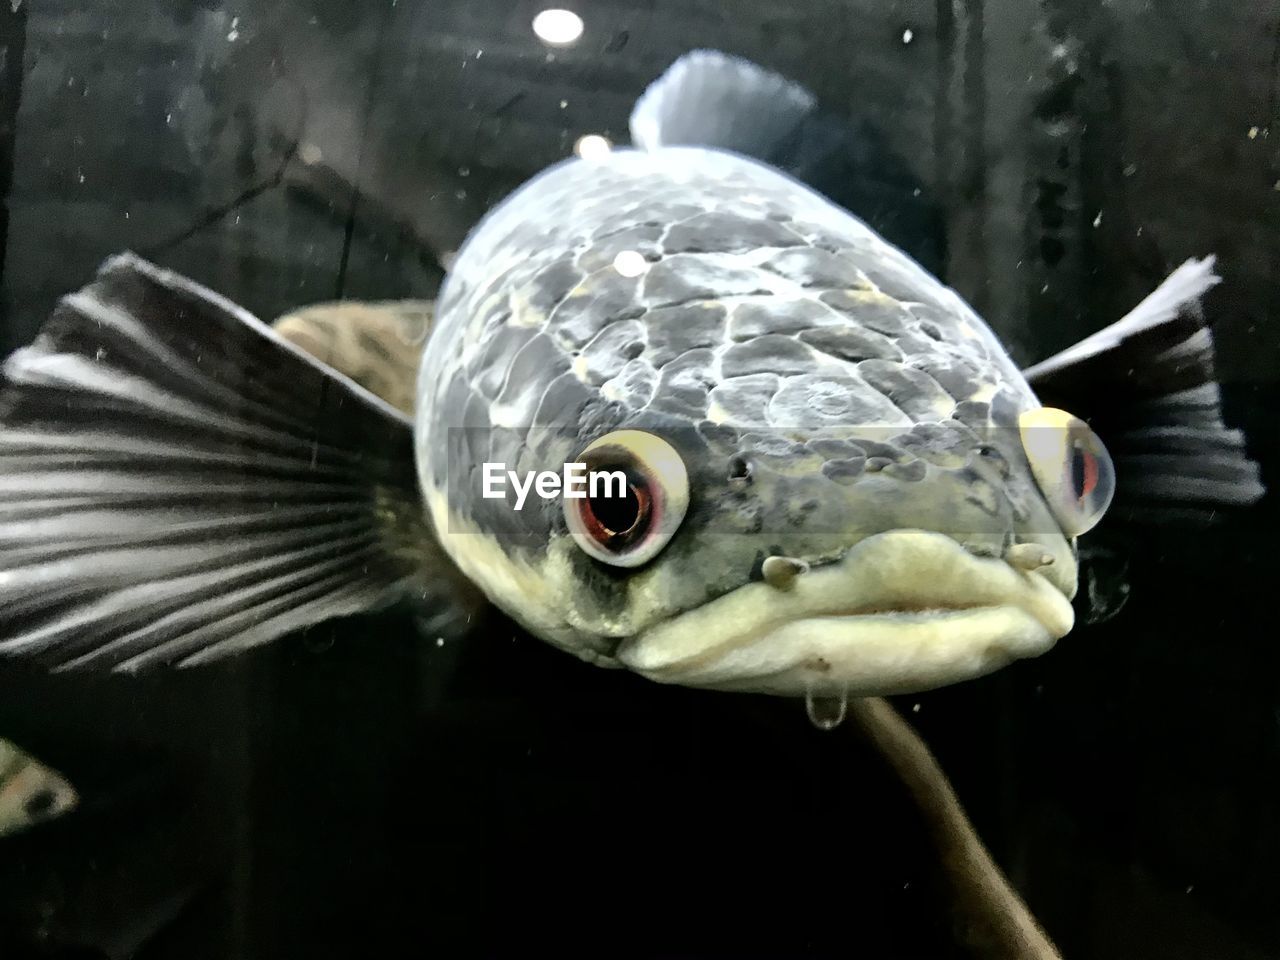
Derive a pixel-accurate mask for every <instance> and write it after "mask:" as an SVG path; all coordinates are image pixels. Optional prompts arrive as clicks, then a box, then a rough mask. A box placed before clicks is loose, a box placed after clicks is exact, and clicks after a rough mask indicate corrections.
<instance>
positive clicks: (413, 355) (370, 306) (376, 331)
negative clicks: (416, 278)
mask: <svg viewBox="0 0 1280 960" xmlns="http://www.w3.org/2000/svg"><path fill="white" fill-rule="evenodd" d="M434 312H435V303H434V302H433V301H431V300H396V301H386V302H382V303H363V302H355V301H349V302H335V303H320V304H313V305H311V306H306V307H300V308H299V309H297V310H294V311H291V312H290V313H287V314H285V315H284V316H282V317H279V318H278V319H277V320H276V321H275V323H274V324H273V326H274V327H275V329H276V331H277V332H278V333H279V334H280V335H281V336H282V337H284V338H285V339H286V340H288V341H290V342H291V343H293V344H295V345H297V346H298V347H301V348H302V349H303V350H305V351H307V353H309V354H311V355H312V356H313V357H316V358H317V359H319V360H322V361H324V362H325V363H326V364H328V365H329V366H331V367H333V368H334V369H336V370H340V371H341V372H342V373H345V374H346V375H347V376H348V377H350V378H351V379H352V380H354V381H356V383H358V384H360V386H362V387H364V388H365V389H366V390H368V391H369V392H370V393H373V394H375V395H377V396H379V397H382V398H383V399H384V400H386V401H387V402H388V403H390V404H391V405H392V406H394V407H395V408H396V409H398V410H402V411H404V412H405V413H406V414H408V415H409V416H413V410H414V385H415V384H416V383H417V379H418V359H419V358H420V357H421V356H422V348H423V345H424V344H425V343H426V339H427V334H428V333H429V332H430V330H431V321H432V318H433V316H434Z"/></svg>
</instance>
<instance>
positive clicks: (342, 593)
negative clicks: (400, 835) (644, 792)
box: [0, 50, 1265, 716]
mask: <svg viewBox="0 0 1280 960" xmlns="http://www.w3.org/2000/svg"><path fill="white" fill-rule="evenodd" d="M812 103H813V98H812V95H811V94H809V93H808V92H807V91H805V90H804V88H802V87H799V86H797V85H796V84H794V83H792V82H791V81H789V80H787V79H785V78H783V77H781V76H779V75H777V74H774V73H772V72H770V71H768V70H765V69H763V68H761V67H759V66H758V65H755V64H752V63H750V62H749V61H745V60H742V59H740V58H735V57H732V56H729V55H726V54H722V53H719V52H717V51H702V50H699V51H693V52H691V53H690V54H687V55H686V56H684V57H682V58H681V59H680V60H678V61H677V62H675V63H674V64H673V65H672V66H671V67H670V68H669V69H668V70H667V71H666V72H664V73H663V74H662V75H660V76H659V77H658V78H657V79H656V80H655V81H654V82H653V83H652V84H651V85H650V86H649V87H648V88H647V89H646V90H645V91H644V92H643V94H642V95H641V96H640V97H639V99H638V100H637V101H636V103H635V105H634V109H633V112H632V115H631V120H630V124H631V132H632V138H631V139H632V143H631V145H630V146H629V147H620V148H617V149H613V150H611V151H610V152H608V154H607V155H603V156H592V157H590V158H582V157H570V158H567V159H565V160H564V161H562V162H560V163H557V164H555V165H553V166H551V167H549V168H547V169H545V170H543V171H541V172H540V173H538V174H536V175H535V176H533V177H532V178H530V179H529V180H528V181H527V182H526V183H524V184H523V185H522V186H520V187H519V188H517V189H516V190H515V191H513V192H512V193H511V194H510V195H508V196H507V197H506V198H504V199H503V200H502V201H501V202H500V203H498V204H497V205H496V206H495V207H494V208H492V209H491V210H490V211H489V212H488V213H487V214H486V215H485V216H484V218H483V219H482V220H481V221H480V222H478V223H477V224H476V225H475V227H474V228H473V229H472V231H471V232H470V234H469V235H468V236H467V238H466V240H465V242H464V243H463V245H462V246H461V247H460V248H459V249H458V250H457V252H456V257H454V258H452V259H451V261H450V266H449V272H448V274H447V276H446V277H445V280H444V282H443V284H442V286H441V288H440V290H439V291H438V294H437V296H436V297H435V299H434V300H433V301H432V305H431V308H430V312H431V318H430V323H429V327H430V329H429V333H427V335H426V336H425V338H424V340H423V341H422V342H421V343H420V344H418V345H410V346H406V347H405V348H404V349H405V351H406V352H405V353H404V354H403V355H401V358H400V360H399V361H398V366H397V364H392V365H391V366H389V367H388V368H387V369H388V370H392V369H393V368H394V369H398V370H399V371H400V372H399V374H396V373H394V372H392V373H388V375H387V377H384V378H381V379H379V378H377V377H375V378H370V376H369V375H368V370H369V369H374V370H376V369H377V365H376V362H375V363H374V366H373V367H371V368H370V367H366V366H365V365H366V364H367V363H369V362H372V358H376V357H379V356H381V354H382V353H384V352H387V351H392V352H394V351H395V350H398V349H400V347H399V346H396V345H392V344H391V343H389V342H388V341H386V340H382V341H380V346H379V347H378V348H377V349H370V350H365V351H364V352H363V353H361V352H360V349H356V355H355V356H348V357H347V358H346V359H342V360H339V363H340V364H341V368H335V367H334V366H333V365H332V364H331V363H329V362H326V360H330V361H332V360H334V359H335V356H336V355H334V354H333V351H328V350H327V348H326V347H325V343H326V342H327V341H325V339H324V337H323V336H312V337H310V338H309V337H308V336H307V335H305V333H304V331H303V330H302V328H301V327H298V326H297V325H296V324H295V325H293V332H292V333H290V324H282V323H277V324H275V325H273V324H268V323H266V322H264V321H262V320H261V319H259V318H257V317H255V316H254V315H252V314H250V313H249V312H248V311H247V310H245V309H244V308H243V307H241V306H240V305H238V304H236V303H234V302H233V301H231V300H229V299H227V298H226V297H225V296H223V295H221V294H219V293H217V292H215V291H213V290H211V289H209V288H207V287H205V286H203V285H202V284H200V283H198V282H197V281H195V280H193V279H192V278H190V277H187V276H184V275H181V274H178V273H176V272H174V271H171V270H168V269H166V268H164V267H162V266H160V265H158V264H154V263H151V262H149V261H146V260H144V259H142V258H141V257H139V256H137V255H136V254H133V253H130V252H124V253H121V254H117V255H114V256H112V257H110V258H108V259H107V260H106V261H104V262H103V264H102V265H101V267H100V268H99V270H98V272H97V274H96V276H95V277H93V278H92V279H91V280H89V281H88V282H87V283H86V284H85V285H84V286H83V287H82V288H81V289H79V290H78V291H76V292H74V293H71V294H68V295H67V296H65V297H64V298H63V299H62V300H61V301H60V302H59V303H58V305H57V306H56V307H55V308H54V310H53V311H52V312H51V314H50V315H49V317H48V318H47V320H46V322H45V324H44V325H43V327H42V328H41V329H40V331H39V333H38V334H37V336H36V337H35V339H34V340H33V341H32V342H31V343H29V344H28V345H27V346H24V347H21V348H19V349H18V350H17V351H15V352H14V353H13V354H12V355H11V356H10V357H9V358H8V359H7V360H6V361H5V364H4V367H3V384H2V385H0V502H3V505H4V511H3V514H0V545H3V548H4V549H3V551H0V663H3V662H4V661H5V660H6V659H7V660H10V661H17V660H21V661H26V662H29V663H37V664H40V665H42V666H44V667H45V668H47V669H49V670H52V671H72V670H99V671H110V672H125V673H140V672H143V671H150V670H157V669H190V668H195V667H198V666H200V665H203V664H209V663H212V662H216V661H221V660H224V659H226V658H231V657H236V656H241V655H244V654H246V653H247V652H248V651H251V650H254V649H256V648H259V647H261V646H263V645H265V644H268V643H272V642H275V641H279V640H281V639H282V638H283V637H285V636H286V635H291V634H293V633H296V632H299V631H302V632H305V631H306V630H307V629H308V628H311V627H314V626H315V625H317V624H320V623H322V622H324V621H327V620H331V619H334V618H338V617H345V616H351V615H360V614H365V613H368V612H371V611H375V610H380V609H384V608H386V607H388V606H392V605H395V604H398V603H402V602H406V603H410V604H416V605H419V606H420V607H421V608H422V609H426V610H430V611H432V612H433V617H434V618H435V619H434V620H433V626H432V629H433V630H436V631H439V636H440V637H443V636H444V635H446V633H448V634H449V635H453V634H457V635H459V636H461V635H465V633H466V631H467V630H468V629H470V628H471V627H470V625H471V623H472V620H473V617H474V616H476V615H477V614H479V613H480V612H482V611H485V610H491V609H496V610H497V611H500V612H501V613H503V614H505V615H506V616H508V617H510V618H511V620H513V621H514V622H516V623H517V624H519V625H520V626H522V627H523V628H524V629H526V630H528V631H529V632H530V633H531V634H533V635H534V636H535V637H537V638H539V639H540V640H541V641H543V642H545V643H547V644H549V645H550V646H552V647H553V648H556V649H558V650H560V651H563V652H564V653H566V654H569V655H572V656H576V657H578V658H580V659H581V660H583V661H585V662H587V663H590V664H594V665H597V666H599V667H601V668H605V669H614V670H627V671H631V672H632V673H634V674H637V675H639V676H640V677H643V678H645V679H647V680H650V681H653V682H655V683H662V684H674V685H679V686H684V687H689V688H697V689H704V690H719V691H726V692H738V693H747V694H762V695H768V696H776V697H788V698H799V697H802V698H804V699H805V700H806V702H809V703H814V702H823V701H825V700H827V699H833V700H836V701H838V702H840V703H843V702H844V699H845V698H847V697H873V696H885V695H893V694H901V693H917V692H923V691H927V690H932V689H936V688H939V687H942V686H947V685H951V684H956V683H961V682H965V681H969V680H972V679H975V678H978V677H981V676H984V675H987V674H990V673H992V672H994V671H996V670H999V669H1001V668H1003V667H1005V666H1007V665H1008V664H1010V663H1013V662H1015V661H1017V660H1020V659H1024V658H1029V657H1038V656H1042V655H1044V654H1046V653H1047V652H1049V651H1050V650H1051V649H1053V648H1054V647H1055V645H1056V644H1057V643H1058V641H1060V640H1061V639H1062V638H1063V637H1065V636H1067V635H1068V634H1069V633H1070V632H1071V631H1072V630H1073V629H1074V626H1075V612H1074V609H1073V606H1072V601H1073V599H1074V597H1075V596H1076V593H1077V591H1078V589H1079V585H1078V579H1079V569H1078V557H1079V542H1080V540H1081V539H1082V538H1085V540H1086V542H1087V538H1088V537H1089V536H1090V535H1091V534H1092V533H1093V531H1095V529H1105V528H1107V527H1108V526H1109V525H1110V526H1115V525H1117V524H1119V525H1130V526H1134V525H1136V526H1141V525H1142V524H1152V523H1157V524H1164V523H1168V522H1174V523H1184V522H1185V523H1190V522H1193V521H1194V520H1195V518H1200V519H1203V518H1205V517H1213V516H1219V515H1221V514H1223V513H1226V512H1229V511H1231V510H1234V509H1245V508H1248V507H1249V506H1251V505H1253V504H1255V503H1256V502H1258V501H1259V500H1260V499H1261V498H1262V497H1263V496H1264V494H1265V488H1264V487H1263V485H1262V483H1261V481H1260V477H1259V471H1258V466H1257V464H1256V462H1255V461H1254V460H1253V459H1252V458H1251V457H1250V455H1249V450H1248V442H1247V438H1245V437H1244V436H1243V434H1242V433H1241V432H1240V431H1239V430H1236V429H1233V428H1231V427H1229V426H1228V425H1227V424H1226V423H1225V421H1224V419H1223V412H1222V404H1221V390H1220V385H1219V383H1218V381H1217V379H1216V373H1215V369H1214V343H1213V335H1212V329H1211V326H1210V324H1209V323H1208V321H1207V320H1206V319H1205V311H1204V309H1203V306H1202V302H1203V300H1204V299H1205V298H1206V297H1207V295H1208V294H1209V293H1210V292H1211V291H1212V290H1213V288H1214V287H1215V286H1216V285H1217V284H1218V283H1219V282H1220V278H1219V277H1218V275H1217V273H1216V272H1215V269H1214V266H1215V260H1214V258H1213V257H1212V256H1206V257H1203V258H1199V259H1195V258H1193V259H1190V260H1188V261H1186V262H1184V263H1182V264H1181V265H1180V266H1178V267H1177V268H1176V269H1173V270H1172V271H1171V272H1170V273H1169V275H1168V276H1167V278H1166V279H1165V280H1164V282H1163V283H1161V284H1160V285H1159V286H1158V287H1157V288H1156V289H1155V290H1153V291H1152V293H1151V294H1150V295H1148V296H1147V297H1146V298H1145V299H1143V300H1142V301H1141V302H1140V303H1138V304H1136V305H1135V306H1134V307H1133V309H1132V310H1131V311H1130V312H1129V313H1128V314H1127V315H1126V316H1124V317H1123V318H1121V319H1119V320H1118V321H1116V322H1114V323H1112V324H1110V325H1108V326H1105V327H1103V328H1102V329H1101V330H1099V331H1098V332H1097V333H1095V334H1093V335H1091V336H1089V337H1087V338H1086V339H1084V340H1083V341H1082V342H1081V343H1079V344H1077V345H1075V346H1073V347H1070V348H1068V349H1066V350H1064V351H1061V352H1059V353H1057V354H1055V355H1053V356H1050V357H1046V358H1043V359H1041V360H1039V361H1037V362H1036V363H1035V364H1033V365H1031V366H1029V367H1025V368H1023V367H1021V366H1020V365H1019V364H1018V363H1016V362H1015V361H1014V359H1013V358H1012V356H1011V354H1010V353H1009V351H1008V350H1007V349H1006V348H1005V346H1004V344H1003V343H1002V342H1001V341H1000V339H999V338H998V337H997V335H996V334H995V332H994V331H993V330H992V328H991V327H990V326H989V325H988V324H987V323H986V322H985V321H984V320H983V319H982V318H981V317H980V316H978V314H977V313H976V312H975V311H974V310H973V308H972V307H971V306H969V305H968V304H967V303H966V302H965V301H964V299H963V298H962V297H961V296H960V295H959V294H958V293H957V292H956V291H955V290H954V289H953V288H951V287H950V286H948V285H946V284H945V283H943V282H942V281H941V280H940V279H939V278H938V277H937V276H935V275H934V274H932V273H930V272H929V271H928V270H926V269H925V268H924V267H922V266H921V265H920V264H919V262H917V261H916V260H914V259H913V258H911V257H910V256H908V255H907V254H905V253H904V252H903V251H902V250H900V249H899V248H897V247H895V246H894V245H892V244H891V243H889V242H888V241H886V240H885V239H884V238H883V237H882V236H881V235H879V234H878V233H877V232H876V231H874V230H873V229H872V228H871V227H870V226H868V224H867V223H866V222H865V221H864V220H862V219H860V218H859V217H858V216H857V215H856V213H855V212H853V211H850V210H847V209H845V208H844V207H842V206H841V205H840V204H839V203H838V202H837V201H836V200H833V199H832V198H831V197H829V196H827V195H825V194H823V193H822V192H820V191H819V190H818V189H816V188H814V187H811V186H810V185H808V184H807V183H805V182H804V181H802V180H800V179H798V178H797V177H796V176H793V175H791V174H789V173H788V172H786V171H785V170H782V169H779V168H778V167H777V166H774V165H772V164H770V163H768V162H766V161H765V160H762V159H761V157H762V156H772V155H780V151H779V150H778V149H777V145H778V144H780V143H783V142H786V141H788V140H789V139H794V137H795V136H796V135H797V130H798V129H799V126H800V125H801V124H802V122H803V118H804V116H806V115H807V111H809V110H810V108H811V106H812ZM743 131H748V132H749V136H746V137H744V135H743ZM1011 269H1012V266H1011ZM337 309H343V308H341V307H339V308H337ZM361 314H362V311H360V310H359V309H354V308H352V309H347V320H346V321H344V322H349V323H351V324H352V325H353V326H352V330H351V332H350V334H349V336H350V337H351V341H350V342H352V343H359V342H360V341H361V337H360V334H359V330H358V329H357V328H360V327H361V325H362V324H367V323H370V322H371V321H369V320H368V316H367V315H365V318H364V319H361ZM337 316H338V314H334V313H331V315H330V318H331V319H335V318H336V317H337ZM304 326H305V325H304ZM404 358H411V359H410V360H409V361H408V362H407V363H406V362H405V361H404ZM384 359H385V358H384ZM414 367H416V378H415V382H414V385H413V392H412V397H411V398H409V399H406V398H405V395H404V393H403V392H397V391H396V390H395V388H393V387H391V386H389V383H390V382H391V381H392V380H394V379H395V377H396V376H403V375H404V371H405V370H406V369H412V368H414ZM343 368H345V369H343ZM362 370H364V371H366V372H364V373H362V372H361V371H362ZM379 391H381V392H382V393H384V394H387V395H388V396H380V395H379ZM396 397H398V398H399V399H396ZM1060 397H1065V398H1068V400H1069V401H1070V405H1069V406H1064V403H1065V401H1062V400H1060V399H1058V398H1060ZM1068 411H1069V412H1068ZM571 467H572V468H573V469H574V470H579V471H581V472H580V473H577V474H574V473H573V471H572V470H571V469H570V468H571ZM491 468H501V469H491ZM504 471H511V472H514V473H515V475H516V478H517V480H518V481H520V482H524V483H526V484H527V485H526V486H525V487H524V490H525V492H526V496H525V497H524V498H523V499H522V498H521V497H520V496H519V495H518V493H517V492H516V491H515V490H514V489H512V487H513V486H514V485H513V484H506V483H496V482H495V483H493V484H490V485H489V486H486V483H487V481H486V478H487V477H490V476H495V475H496V476H498V477H503V476H506V475H507V473H506V472H504ZM575 477H578V478H581V479H582V480H583V484H582V485H581V486H575ZM521 478H524V479H523V480H521ZM601 478H603V481H604V482H603V483H602V484H601V485H599V486H598V487H597V486H595V485H594V483H595V481H596V480H597V479H601ZM535 481H536V483H535ZM588 481H590V482H588ZM530 489H532V490H534V491H535V493H534V494H533V495H527V494H528V491H529V490H530ZM518 502H519V504H520V507H521V508H520V509H516V506H517V503H518ZM828 712H829V711H823V710H819V711H817V713H819V714H821V715H824V716H825V715H826V714H827V713H828Z"/></svg>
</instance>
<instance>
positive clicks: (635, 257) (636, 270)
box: [613, 250, 649, 277]
mask: <svg viewBox="0 0 1280 960" xmlns="http://www.w3.org/2000/svg"><path fill="white" fill-rule="evenodd" d="M613 269H615V270H617V271H618V272H619V273H620V274H622V275H623V276H624V277H638V276H640V274H642V273H644V272H645V271H646V270H648V269H649V264H648V263H646V262H645V259H644V257H643V256H641V255H640V254H639V253H637V252H636V251H635V250H623V251H622V252H621V253H620V254H618V255H617V256H616V257H614V258H613Z"/></svg>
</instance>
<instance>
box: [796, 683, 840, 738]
mask: <svg viewBox="0 0 1280 960" xmlns="http://www.w3.org/2000/svg"><path fill="white" fill-rule="evenodd" d="M804 710H805V713H806V714H808V716H809V722H810V723H812V724H813V725H814V726H815V727H817V728H818V729H819V730H834V729H835V728H836V727H838V726H840V724H842V723H844V718H845V714H846V713H848V711H849V696H848V694H846V693H844V692H843V691H841V692H840V693H837V694H835V695H834V696H822V695H820V694H816V693H814V692H813V691H812V690H810V691H809V692H808V693H806V694H805V696H804Z"/></svg>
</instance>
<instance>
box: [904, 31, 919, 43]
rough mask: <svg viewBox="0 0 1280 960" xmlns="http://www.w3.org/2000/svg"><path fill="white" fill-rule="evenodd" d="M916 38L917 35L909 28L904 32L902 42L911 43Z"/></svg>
mask: <svg viewBox="0 0 1280 960" xmlns="http://www.w3.org/2000/svg"><path fill="white" fill-rule="evenodd" d="M915 36H916V35H915V33H914V32H912V30H911V28H910V27H907V29H905V30H903V31H902V42H903V43H910V42H911V41H912V40H914V39H915Z"/></svg>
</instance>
